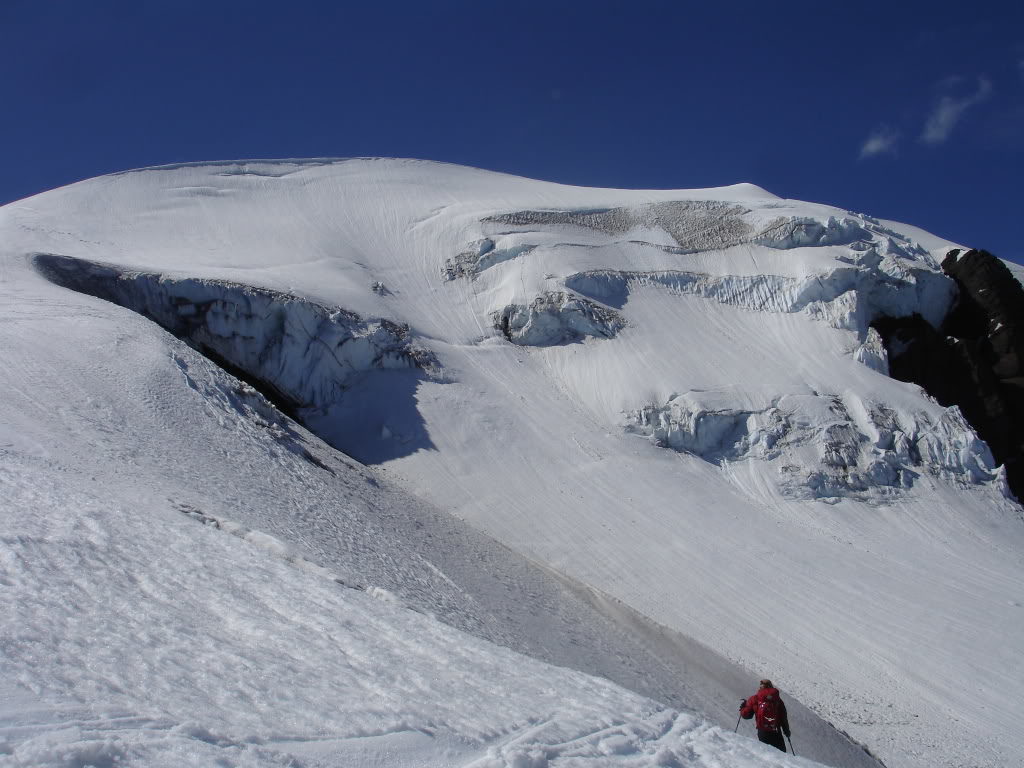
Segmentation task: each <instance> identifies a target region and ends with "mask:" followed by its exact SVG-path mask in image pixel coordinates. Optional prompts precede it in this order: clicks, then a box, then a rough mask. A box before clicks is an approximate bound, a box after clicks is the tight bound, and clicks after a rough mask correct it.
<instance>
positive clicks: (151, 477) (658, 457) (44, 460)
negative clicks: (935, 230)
mask: <svg viewBox="0 0 1024 768" xmlns="http://www.w3.org/2000/svg"><path fill="white" fill-rule="evenodd" d="M952 247H955V246H954V244H951V243H947V242H945V241H942V240H940V239H939V238H936V237H934V236H931V235H929V234H927V233H925V232H922V231H921V230H918V229H915V228H913V227H908V226H905V225H901V224H898V223H894V222H889V221H883V220H880V219H876V218H873V217H871V216H868V215H866V214H861V213H854V212H849V211H843V210H840V209H835V208H831V207H827V206H822V205H814V204H809V203H802V202H798V201H791V200H782V199H779V198H776V197H774V196H772V195H771V194H769V193H767V192H765V191H764V190H761V189H760V188H757V187H754V186H752V185H746V184H743V185H735V186H732V187H725V188H719V189H705V190H665V191H626V190H607V189H587V188H576V187H566V186H561V185H556V184H550V183H546V182H539V181H533V180H528V179H522V178H516V177H511V176H506V175H502V174H495V173H490V172H485V171H479V170H475V169H469V168H461V167H458V166H448V165H441V164H436V163H428V162H421V161H409V160H380V159H357V160H345V161H339V160H311V161H273V162H271V161H266V162H225V163H207V164H195V165H182V166H167V167H161V168H155V169H146V170H141V171H131V172H127V173H122V174H115V175H111V176H105V177H101V178H97V179H93V180H90V181H86V182H81V183H79V184H75V185H71V186H69V187H65V188H62V189H58V190H54V191H51V192H47V193H44V194H42V195H38V196H36V197H33V198H29V199H27V200H24V201H20V202H18V203H12V204H10V205H7V206H5V207H3V208H0V295H2V301H0V339H2V342H0V349H3V353H4V354H3V357H4V362H5V365H4V366H2V367H0V381H2V385H3V392H4V397H3V398H2V399H0V483H2V485H0V515H2V518H0V519H2V528H0V536H2V546H0V601H2V610H3V612H4V616H5V617H6V618H5V620H4V622H3V623H2V625H0V669H2V670H3V683H2V684H0V686H2V689H3V690H2V693H3V696H2V698H0V701H2V702H3V703H0V765H11V766H85V765H97V766H106V765H147V766H148V765H157V766H159V765H168V766H171V765H174V766H180V765H197V766H198V765H210V764H215V763H216V764H223V765H238V766H244V765H304V766H317V765H324V766H327V765H331V766H334V765H389V766H392V765H394V766H419V765H438V766H441V765H460V766H517V767H518V766H544V765H552V766H562V765H564V766H569V765H588V766H589V765H594V766H632V765H636V766H640V765H688V766H715V765H734V766H739V767H740V768H746V766H751V767H753V766H769V765H784V764H785V765H796V764H800V763H801V762H803V763H805V764H810V761H809V760H805V757H806V758H811V759H813V760H816V761H819V762H821V763H824V764H828V765H835V766H875V765H878V762H876V760H875V758H874V757H872V755H873V756H875V757H877V758H878V760H881V761H882V762H883V763H884V764H885V765H887V766H890V768H919V767H920V768H923V767H924V766H950V767H952V766H979V767H981V766H984V767H986V768H988V767H992V768H994V767H995V766H1007V765H1015V764H1020V763H1021V762H1024V736H1022V735H1021V733H1020V729H1019V720H1020V717H1021V716H1022V715H1024V707H1022V706H1021V704H1020V703H1019V695H1018V692H1019V691H1020V690H1021V688H1022V687H1024V666H1022V665H1021V664H1020V663H1019V658H1018V657H1019V653H1020V647H1019V642H1017V641H1016V640H1017V638H1019V637H1021V636H1024V608H1022V603H1024V518H1022V510H1021V507H1020V505H1019V504H1018V503H1017V502H1016V501H1015V500H1014V499H1013V498H1012V497H1011V495H1010V494H1009V492H1008V490H1007V487H1006V482H1005V478H1004V471H1003V469H1002V468H1001V467H998V466H995V464H994V461H993V459H992V456H991V453H990V452H989V450H988V448H987V446H986V445H985V444H984V442H982V441H981V440H979V439H978V438H977V435H976V434H975V433H974V431H973V430H972V429H971V427H970V425H969V424H967V422H966V421H965V420H964V419H963V417H962V416H961V415H960V412H959V411H958V410H957V409H956V408H950V409H947V408H943V407H941V406H939V405H938V404H937V403H936V402H935V401H933V400H931V399H930V398H928V397H927V396H926V395H925V394H924V393H923V392H922V391H921V390H920V388H919V387H917V386H915V385H912V384H906V383H902V382H899V381H896V380H894V379H891V378H889V377H888V375H887V371H888V364H887V353H886V350H885V349H884V347H883V346H882V344H881V340H880V338H879V336H878V334H877V333H876V332H875V331H874V330H873V329H872V328H871V327H870V323H871V322H872V320H874V319H875V318H877V317H880V316H882V315H897V316H902V315H910V314H912V313H918V314H921V315H922V316H923V317H925V318H926V319H928V320H929V321H930V322H932V323H933V324H938V323H939V322H940V321H941V319H942V317H943V316H944V314H945V312H946V311H947V309H948V308H949V307H950V305H951V303H952V302H953V301H954V299H955V295H956V288H955V285H954V284H953V282H952V281H951V280H949V279H948V278H946V277H945V276H944V275H943V274H942V272H941V270H940V269H939V267H938V261H941V259H942V257H943V256H944V255H945V253H946V252H947V251H948V250H949V249H950V248H952ZM1016 274H1017V275H1018V277H1019V272H1018V273H1016ZM200 353H202V354H200ZM257 388H258V389H259V390H260V391H257ZM261 392H262V393H263V394H261ZM268 398H269V399H268ZM762 676H768V677H771V678H772V679H773V680H774V681H775V682H776V684H777V685H779V687H780V688H781V689H782V691H783V695H784V696H785V697H786V700H787V702H789V703H790V704H791V709H792V716H793V721H794V722H793V729H794V732H793V741H794V744H795V746H796V749H797V751H798V752H799V754H800V755H801V757H799V758H794V757H792V756H785V755H782V753H780V752H777V751H775V750H772V749H769V748H766V747H763V746H762V745H760V744H758V743H757V742H756V741H755V740H754V739H753V738H751V736H752V731H753V728H752V726H751V725H750V724H749V723H745V724H743V725H741V726H740V735H734V734H733V733H732V732H731V731H732V729H733V726H734V725H735V717H736V715H735V712H736V705H737V704H738V700H739V698H741V697H743V696H745V695H749V694H750V693H752V692H753V690H754V687H755V686H756V681H757V679H758V678H759V677H762ZM844 734H848V737H847V735H844ZM218 761H219V762H218Z"/></svg>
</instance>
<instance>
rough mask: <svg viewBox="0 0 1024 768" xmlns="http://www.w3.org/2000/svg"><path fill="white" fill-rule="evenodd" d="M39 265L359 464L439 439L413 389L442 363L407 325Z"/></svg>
mask: <svg viewBox="0 0 1024 768" xmlns="http://www.w3.org/2000/svg"><path fill="white" fill-rule="evenodd" d="M34 261H35V265H36V267H37V269H38V270H39V271H40V272H41V273H42V274H43V275H44V276H46V277H47V278H48V279H49V280H51V281H52V282H54V283H56V284H58V285H61V286H63V287H65V288H70V289H72V290H75V291H78V292H80V293H86V294H89V295H91V296H95V297H97V298H101V299H105V300H107V301H110V302H113V303H115V304H119V305H121V306H123V307H125V308H127V309H130V310H133V311H135V312H138V313H139V314H141V315H143V316H145V317H148V318H150V319H151V320H153V321H154V322H156V323H157V324H159V325H160V326H162V327H163V328H165V329H166V330H168V331H170V332H171V333H173V334H174V335H175V336H177V337H178V338H180V339H182V340H184V341H185V342H187V343H188V344H189V345H190V346H192V347H193V348H194V349H196V350H197V351H199V352H201V353H202V354H203V355H205V356H206V357H207V358H209V359H210V360H212V361H213V362H214V363H216V364H217V365H219V366H220V367H221V368H223V369H224V370H226V371H228V372H229V373H231V374H233V375H234V376H236V377H237V378H239V379H241V380H243V381H245V382H247V383H248V384H250V385H251V386H252V387H254V388H255V389H257V390H258V391H260V392H261V393H262V394H263V395H264V396H265V397H266V398H267V399H268V400H269V401H271V402H272V403H273V404H274V405H275V406H276V407H277V408H278V409H279V410H280V411H282V412H283V413H285V414H287V415H288V416H290V417H291V418H293V419H295V420H296V421H298V422H299V423H301V424H303V425H305V426H306V427H307V428H309V429H310V431H312V432H314V433H315V434H317V435H319V436H320V437H321V438H322V439H324V440H325V441H326V442H328V443H329V444H331V445H332V446H334V447H335V448H337V449H339V450H341V451H343V452H345V453H347V454H349V455H350V456H352V457H353V458H355V459H357V460H359V461H362V462H363V463H377V462H380V461H386V460H388V459H391V458H395V457H398V456H404V455H408V454H409V453H413V452H415V451H417V450H421V449H430V448H432V447H433V444H432V442H431V441H430V438H429V435H428V434H427V430H426V425H425V424H424V423H423V419H422V417H421V416H420V414H419V412H418V409H417V407H416V391H417V389H418V387H419V385H420V384H421V383H422V382H423V381H424V380H425V379H427V378H436V375H437V373H438V371H439V367H440V366H439V364H438V363H437V360H436V359H435V358H434V356H433V354H432V353H431V352H430V351H429V350H427V349H424V348H422V347H419V346H417V345H416V344H415V343H414V341H413V337H412V334H411V332H410V329H409V328H408V326H406V325H403V324H400V323H395V322H392V321H390V320H386V319H371V318H362V317H360V316H359V315H357V314H356V313H354V312H350V311H348V310H345V309H341V308H338V307H327V306H323V305H320V304H317V303H316V302H313V301H310V300H308V299H305V298H303V297H300V296H293V295H290V294H285V293H281V292H278V291H273V290H269V289H265V288H256V287H253V286H248V285H242V284H239V283H231V282H227V281H222V280H200V279H194V278H177V277H169V276H165V275H160V274H154V273H145V272H135V271H129V270H126V269H123V268H121V267H115V266H112V265H107V264H98V263H94V262H88V261H84V260H80V259H73V258H70V257H66V256H59V255H55V254H37V255H36V256H35V258H34Z"/></svg>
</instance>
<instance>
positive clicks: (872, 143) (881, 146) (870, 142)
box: [860, 125, 900, 159]
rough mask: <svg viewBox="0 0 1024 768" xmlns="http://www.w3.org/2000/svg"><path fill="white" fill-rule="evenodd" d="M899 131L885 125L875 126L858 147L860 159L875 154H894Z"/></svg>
mask: <svg viewBox="0 0 1024 768" xmlns="http://www.w3.org/2000/svg"><path fill="white" fill-rule="evenodd" d="M899 140H900V132H899V131H897V130H894V129H893V128H890V127H889V126H887V125H883V126H880V127H878V128H875V130H873V131H872V132H871V134H870V135H869V136H868V138H867V140H866V141H865V142H864V144H863V145H862V146H861V148H860V156H861V159H864V158H865V157H874V156H875V155H884V154H893V155H894V154H896V144H897V143H898V142H899Z"/></svg>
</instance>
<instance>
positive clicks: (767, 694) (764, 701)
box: [740, 688, 789, 736]
mask: <svg viewBox="0 0 1024 768" xmlns="http://www.w3.org/2000/svg"><path fill="white" fill-rule="evenodd" d="M773 700H774V701H775V703H776V704H777V705H778V706H777V707H774V709H776V710H777V715H778V718H777V722H775V723H771V722H768V718H767V717H766V712H770V711H771V710H772V708H773V706H772V704H770V703H768V702H770V701H773ZM755 715H756V716H757V719H756V720H754V726H755V727H756V728H757V730H759V731H777V730H779V729H780V728H781V729H782V732H783V733H784V734H786V735H787V736H788V735H789V715H787V714H786V705H785V704H784V703H783V701H782V697H781V696H780V695H779V689H778V688H761V689H760V690H759V691H758V692H757V693H755V694H754V695H753V696H751V697H750V698H749V699H747V700H746V702H745V703H744V704H743V706H742V707H740V716H741V717H742V718H743V719H744V720H749V719H750V718H752V717H754V716H755Z"/></svg>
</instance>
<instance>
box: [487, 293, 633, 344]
mask: <svg viewBox="0 0 1024 768" xmlns="http://www.w3.org/2000/svg"><path fill="white" fill-rule="evenodd" d="M491 319H492V321H493V323H494V327H495V328H496V329H498V330H500V331H501V332H502V333H503V334H504V336H505V338H506V339H508V340H509V341H511V342H512V343H513V344H519V345H521V346H531V347H546V346H552V345H554V344H568V343H571V342H574V341H581V340H582V339H584V338H586V337H588V336H593V337H597V338H605V339H607V338H611V337H612V336H614V335H615V334H616V333H618V332H619V331H620V330H622V328H623V327H624V326H625V321H624V320H623V319H622V317H621V316H620V315H619V314H618V313H617V312H613V311H612V310H610V309H608V308H607V307H602V306H600V305H598V304H595V303H594V302H592V301H587V300H586V299H583V298H580V297H579V296H573V295H572V294H569V293H565V292H563V291H559V292H552V293H546V294H544V295H542V296H538V297H537V298H536V299H534V300H533V301H532V302H530V304H529V305H526V306H524V305H521V304H510V305H509V306H507V307H505V308H504V309H503V310H501V311H500V312H495V313H494V315H493V316H492V318H491Z"/></svg>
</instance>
